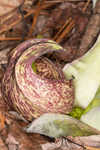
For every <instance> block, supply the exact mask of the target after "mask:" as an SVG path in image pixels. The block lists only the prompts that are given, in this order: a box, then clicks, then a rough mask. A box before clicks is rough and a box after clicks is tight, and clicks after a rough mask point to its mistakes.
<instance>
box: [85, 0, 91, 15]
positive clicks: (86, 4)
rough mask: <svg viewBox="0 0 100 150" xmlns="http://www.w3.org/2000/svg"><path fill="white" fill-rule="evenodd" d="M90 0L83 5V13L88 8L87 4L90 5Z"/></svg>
mask: <svg viewBox="0 0 100 150" xmlns="http://www.w3.org/2000/svg"><path fill="white" fill-rule="evenodd" d="M90 2H91V0H88V1H87V3H86V4H85V6H84V8H83V12H85V11H86V9H87V8H88V6H89V4H90Z"/></svg>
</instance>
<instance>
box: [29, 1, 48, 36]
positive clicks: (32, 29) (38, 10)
mask: <svg viewBox="0 0 100 150" xmlns="http://www.w3.org/2000/svg"><path fill="white" fill-rule="evenodd" d="M44 1H45V0H43V2H42V6H43V4H44ZM42 8H43V7H41V2H40V1H39V3H38V8H37V9H36V11H35V14H34V17H33V23H32V27H31V29H30V31H29V34H28V36H29V37H30V36H31V35H32V32H33V31H34V28H35V25H36V23H37V19H38V16H39V14H40V11H41V9H42Z"/></svg>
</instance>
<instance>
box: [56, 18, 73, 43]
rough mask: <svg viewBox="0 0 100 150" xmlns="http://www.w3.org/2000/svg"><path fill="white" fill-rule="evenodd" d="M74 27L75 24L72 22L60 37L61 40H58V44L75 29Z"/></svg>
mask: <svg viewBox="0 0 100 150" xmlns="http://www.w3.org/2000/svg"><path fill="white" fill-rule="evenodd" d="M74 25H75V22H74V21H73V20H72V21H71V22H70V24H69V25H68V26H67V27H66V29H65V30H64V31H63V32H62V34H61V35H60V36H59V38H58V39H57V40H56V42H58V43H60V42H61V40H62V39H63V38H64V37H65V35H66V34H68V33H69V32H70V31H71V30H72V29H73V27H74Z"/></svg>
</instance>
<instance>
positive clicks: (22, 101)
mask: <svg viewBox="0 0 100 150" xmlns="http://www.w3.org/2000/svg"><path fill="white" fill-rule="evenodd" d="M61 50H63V49H62V47H61V46H59V45H57V44H56V43H55V42H53V41H50V40H46V39H33V40H28V41H25V42H24V43H22V44H20V45H19V46H18V47H17V48H15V49H14V50H13V51H12V55H11V57H10V60H9V65H8V67H7V70H6V72H5V74H4V77H3V80H2V95H3V97H4V100H5V102H6V104H7V105H8V106H9V108H10V110H15V111H17V112H18V113H21V114H22V115H23V117H25V119H27V120H30V121H31V120H32V118H33V117H38V116H40V115H41V114H43V113H46V112H55V113H57V112H59V113H68V112H70V111H71V109H72V106H73V101H74V88H73V85H72V81H69V80H68V81H66V80H65V79H60V80H56V79H55V80H54V79H53V80H51V79H43V78H41V77H40V76H39V75H37V74H36V73H35V72H33V70H32V62H34V61H35V60H36V59H37V58H39V57H40V56H42V55H44V54H46V53H47V52H53V51H61Z"/></svg>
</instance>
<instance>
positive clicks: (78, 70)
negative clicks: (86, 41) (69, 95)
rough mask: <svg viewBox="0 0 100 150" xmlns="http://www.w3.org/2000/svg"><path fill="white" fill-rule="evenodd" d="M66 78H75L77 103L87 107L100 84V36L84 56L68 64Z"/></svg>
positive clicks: (65, 72) (64, 70)
mask: <svg viewBox="0 0 100 150" xmlns="http://www.w3.org/2000/svg"><path fill="white" fill-rule="evenodd" d="M63 72H64V74H65V76H66V78H69V79H71V78H74V86H75V105H77V106H80V107H82V108H86V107H87V106H88V105H89V104H90V102H91V101H92V100H93V98H94V96H95V94H96V92H97V90H98V88H99V86H100V38H98V40H97V41H96V43H95V45H94V46H93V47H92V48H91V50H89V51H88V52H87V53H86V54H85V55H84V56H82V57H81V58H79V59H77V60H75V61H73V62H72V63H70V64H66V65H65V67H64V68H63Z"/></svg>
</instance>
